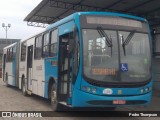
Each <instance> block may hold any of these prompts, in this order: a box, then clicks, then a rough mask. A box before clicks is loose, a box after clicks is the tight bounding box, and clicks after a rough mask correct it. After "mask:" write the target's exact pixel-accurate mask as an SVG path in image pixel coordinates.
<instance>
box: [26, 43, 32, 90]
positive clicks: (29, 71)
mask: <svg viewBox="0 0 160 120" xmlns="http://www.w3.org/2000/svg"><path fill="white" fill-rule="evenodd" d="M32 58H33V45H31V46H29V47H28V53H27V90H31V86H32V81H31V79H32V60H33V59H32Z"/></svg>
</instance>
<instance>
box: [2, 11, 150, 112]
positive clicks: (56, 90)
mask: <svg viewBox="0 0 160 120" xmlns="http://www.w3.org/2000/svg"><path fill="white" fill-rule="evenodd" d="M3 80H4V81H5V82H6V84H7V86H8V85H11V86H16V87H18V88H19V89H21V90H22V93H23V95H25V96H26V95H28V94H29V95H31V94H35V95H38V96H41V97H44V98H47V99H50V100H51V106H52V108H53V110H54V111H59V110H61V107H60V106H61V105H66V106H69V107H73V108H76V107H81V108H85V107H87V108H88V107H106V108H113V109H115V108H116V107H119V106H148V105H149V103H150V101H151V95H152V66H151V35H150V31H149V25H148V22H147V20H146V19H143V18H140V17H136V16H131V15H126V14H119V13H111V12H78V13H74V14H72V15H70V16H68V17H66V18H64V19H62V20H60V21H58V22H56V23H53V24H51V25H50V26H48V27H47V28H46V29H45V30H44V31H43V32H41V33H39V34H36V35H34V36H32V37H30V38H28V39H24V40H21V41H20V42H17V43H14V44H12V45H10V46H7V47H5V48H4V49H3Z"/></svg>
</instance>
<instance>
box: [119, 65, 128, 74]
mask: <svg viewBox="0 0 160 120" xmlns="http://www.w3.org/2000/svg"><path fill="white" fill-rule="evenodd" d="M121 71H122V72H126V71H128V64H127V63H121Z"/></svg>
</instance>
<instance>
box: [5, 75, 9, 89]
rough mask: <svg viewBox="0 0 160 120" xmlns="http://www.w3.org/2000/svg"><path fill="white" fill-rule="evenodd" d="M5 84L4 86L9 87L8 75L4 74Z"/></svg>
mask: <svg viewBox="0 0 160 120" xmlns="http://www.w3.org/2000/svg"><path fill="white" fill-rule="evenodd" d="M5 83H6V86H7V87H9V84H8V74H7V73H6V76H5Z"/></svg>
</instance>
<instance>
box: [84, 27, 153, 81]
mask: <svg viewBox="0 0 160 120" xmlns="http://www.w3.org/2000/svg"><path fill="white" fill-rule="evenodd" d="M103 31H104V34H106V36H107V38H106V37H105V35H104V36H103V35H102V34H100V32H99V31H98V30H97V29H82V35H83V75H84V76H85V78H88V79H91V80H94V81H97V82H128V83H130V82H132V83H133V82H144V81H147V80H149V79H150V78H151V55H150V54H151V52H150V44H149V35H148V33H140V32H136V31H134V32H133V31H118V30H107V29H104V30H103ZM107 41H108V42H110V45H108V44H107Z"/></svg>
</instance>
